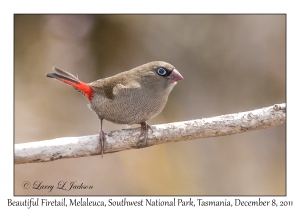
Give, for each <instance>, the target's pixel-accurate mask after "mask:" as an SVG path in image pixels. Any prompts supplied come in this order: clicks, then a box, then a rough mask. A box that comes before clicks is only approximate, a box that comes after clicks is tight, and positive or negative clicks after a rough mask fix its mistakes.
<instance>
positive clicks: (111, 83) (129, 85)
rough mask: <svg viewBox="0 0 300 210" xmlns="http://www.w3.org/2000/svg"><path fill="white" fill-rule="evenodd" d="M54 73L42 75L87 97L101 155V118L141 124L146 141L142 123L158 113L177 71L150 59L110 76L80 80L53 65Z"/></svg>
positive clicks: (163, 104) (166, 97)
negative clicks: (94, 117)
mask: <svg viewBox="0 0 300 210" xmlns="http://www.w3.org/2000/svg"><path fill="white" fill-rule="evenodd" d="M53 70H54V71H55V72H56V73H47V74H46V76H47V77H50V78H54V79H57V80H59V81H62V82H64V83H66V84H68V85H71V86H72V87H74V88H75V89H76V90H78V91H81V92H82V94H83V95H84V96H85V97H86V98H87V99H88V101H89V107H90V108H91V110H93V111H94V112H95V113H96V115H97V116H98V118H99V119H100V133H99V141H100V145H101V155H102V156H103V153H104V141H105V135H104V132H103V130H102V122H103V120H104V119H105V120H108V121H110V122H113V123H116V124H127V125H131V124H141V134H142V135H144V141H145V143H146V141H147V134H148V129H149V128H150V126H149V125H148V123H147V122H146V121H147V120H149V119H151V118H153V117H154V116H156V115H157V114H159V113H160V112H161V111H162V110H163V108H164V107H165V105H166V103H167V100H168V96H169V94H170V92H171V91H172V89H173V88H174V86H175V84H176V83H177V81H180V80H182V79H183V77H182V76H181V74H180V73H179V72H178V71H177V70H176V69H175V67H174V66H172V65H171V64H169V63H166V62H164V61H153V62H150V63H146V64H144V65H141V66H139V67H136V68H134V69H131V70H129V71H124V72H122V73H119V74H117V75H115V76H112V77H107V78H104V79H99V80H97V81H94V82H91V83H84V82H82V81H80V80H79V79H78V77H75V76H74V75H72V74H71V73H69V72H67V71H64V70H61V69H59V68H56V67H53Z"/></svg>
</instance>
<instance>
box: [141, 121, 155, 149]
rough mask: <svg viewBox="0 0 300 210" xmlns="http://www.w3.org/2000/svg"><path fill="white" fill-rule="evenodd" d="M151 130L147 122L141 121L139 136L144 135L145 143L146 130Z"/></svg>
mask: <svg viewBox="0 0 300 210" xmlns="http://www.w3.org/2000/svg"><path fill="white" fill-rule="evenodd" d="M149 129H150V130H151V131H152V132H153V130H152V128H151V126H150V125H149V124H148V123H147V122H142V123H141V136H144V143H145V145H146V144H147V138H148V130H149Z"/></svg>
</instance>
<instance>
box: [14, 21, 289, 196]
mask: <svg viewBox="0 0 300 210" xmlns="http://www.w3.org/2000/svg"><path fill="white" fill-rule="evenodd" d="M14 40H15V41H14V53H15V54H14V58H15V59H14V61H15V62H14V69H15V74H14V75H15V78H14V84H15V144H19V143H25V142H33V141H41V140H48V139H53V138H58V137H69V136H84V135H92V134H97V133H98V129H99V120H98V118H97V117H96V116H95V114H94V113H93V112H92V111H90V110H89V109H88V108H87V105H86V104H87V100H86V99H85V98H84V97H83V96H82V94H80V93H78V92H76V91H75V90H74V89H73V88H71V87H69V86H66V85H65V84H63V83H60V82H58V81H54V80H51V79H49V78H46V77H45V74H46V73H47V72H51V71H52V70H51V69H52V67H53V66H57V67H59V68H62V69H65V70H67V71H70V72H71V73H73V74H74V75H76V74H77V75H78V76H79V78H80V80H82V81H85V82H92V81H94V80H97V79H100V78H104V77H108V76H112V75H115V74H117V73H119V72H122V71H126V70H129V69H131V68H134V67H137V66H139V65H142V64H144V63H147V62H150V61H155V60H162V61H166V62H169V63H171V64H173V65H174V66H175V67H176V69H178V70H179V72H180V73H181V74H182V75H183V77H184V80H183V81H180V82H179V83H178V84H177V85H176V87H175V88H174V89H173V91H172V93H171V94H170V97H169V100H168V103H167V105H166V107H165V109H164V110H163V112H162V113H161V114H159V115H158V116H156V117H155V118H154V119H152V120H150V121H148V123H149V124H152V125H153V124H162V123H170V122H176V121H185V120H192V119H201V118H206V117H212V116H218V115H223V114H230V113H236V112H241V111H249V110H253V109H257V108H262V107H266V106H271V105H273V104H276V103H284V102H285V101H286V99H285V98H286V92H285V84H286V75H285V70H286V69H285V68H286V16H285V15H15V16H14ZM137 126H139V125H137ZM132 127H136V126H132ZM125 128H126V126H125V125H115V124H113V123H110V122H108V121H104V131H105V132H108V131H111V130H118V129H125ZM285 132H286V128H285V124H284V125H280V126H276V127H271V128H268V129H265V130H259V131H252V132H246V133H241V134H236V135H232V136H225V137H216V138H207V139H200V140H193V141H185V142H178V143H169V144H164V145H158V146H153V147H150V148H144V149H139V150H128V151H123V152H118V153H113V154H106V155H104V157H103V158H101V156H93V157H84V158H72V159H63V160H57V161H53V162H47V163H31V164H23V165H15V169H14V175H15V185H14V188H15V195H285V193H286V139H285ZM24 181H29V182H31V183H33V182H34V181H41V182H42V184H43V185H54V186H55V187H56V186H57V183H58V182H59V181H67V182H72V181H76V183H77V184H78V185H80V184H81V183H83V184H84V185H89V186H93V189H91V190H71V191H63V190H59V189H54V190H52V191H51V192H49V190H35V189H23V188H22V183H23V182H24Z"/></svg>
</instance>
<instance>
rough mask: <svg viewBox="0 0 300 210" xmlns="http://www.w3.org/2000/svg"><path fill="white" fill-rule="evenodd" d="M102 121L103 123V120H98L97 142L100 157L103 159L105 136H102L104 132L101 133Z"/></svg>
mask: <svg viewBox="0 0 300 210" xmlns="http://www.w3.org/2000/svg"><path fill="white" fill-rule="evenodd" d="M102 121H103V119H102V118H100V131H99V141H100V145H101V157H103V152H104V141H105V135H104V132H103V130H102Z"/></svg>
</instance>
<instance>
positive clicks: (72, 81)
mask: <svg viewBox="0 0 300 210" xmlns="http://www.w3.org/2000/svg"><path fill="white" fill-rule="evenodd" d="M52 69H53V70H54V71H56V73H47V74H46V77H49V78H54V79H57V80H59V81H62V82H64V83H66V84H68V85H70V86H72V87H74V88H75V89H76V90H78V91H80V92H82V93H83V95H84V96H86V97H87V98H88V99H89V101H91V100H92V97H93V92H94V90H93V89H92V88H91V87H90V86H89V85H88V84H86V83H84V82H81V81H80V80H79V79H78V77H75V76H74V75H73V74H71V73H69V72H67V71H64V70H62V69H59V68H57V67H53V68H52Z"/></svg>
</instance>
